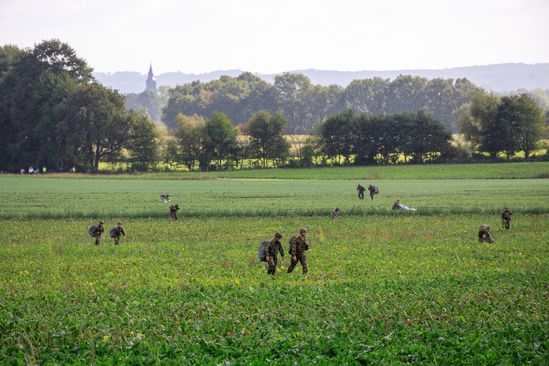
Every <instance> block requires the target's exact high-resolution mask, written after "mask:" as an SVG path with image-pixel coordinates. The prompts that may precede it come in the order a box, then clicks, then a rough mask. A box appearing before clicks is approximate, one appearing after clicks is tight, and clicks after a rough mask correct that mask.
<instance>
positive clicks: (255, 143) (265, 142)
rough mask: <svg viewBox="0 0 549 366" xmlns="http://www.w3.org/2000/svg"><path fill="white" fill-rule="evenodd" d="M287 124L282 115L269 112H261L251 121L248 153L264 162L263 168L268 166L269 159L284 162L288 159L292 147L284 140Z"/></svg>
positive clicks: (249, 124)
mask: <svg viewBox="0 0 549 366" xmlns="http://www.w3.org/2000/svg"><path fill="white" fill-rule="evenodd" d="M287 124H288V121H286V119H285V118H284V116H283V115H282V114H280V113H275V114H274V115H271V113H270V112H268V111H259V112H257V113H255V114H254V115H253V116H252V118H251V119H250V122H249V123H248V132H249V135H250V145H249V147H248V151H249V154H250V156H251V157H259V158H261V159H262V160H263V167H266V166H267V159H274V160H275V161H282V160H284V159H285V158H287V157H288V152H289V148H290V146H289V144H288V142H287V141H286V139H285V138H284V129H285V127H286V125H287Z"/></svg>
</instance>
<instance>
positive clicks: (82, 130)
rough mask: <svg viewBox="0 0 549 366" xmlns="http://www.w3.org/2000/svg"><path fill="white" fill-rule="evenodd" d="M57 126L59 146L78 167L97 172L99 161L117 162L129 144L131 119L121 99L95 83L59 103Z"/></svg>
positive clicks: (83, 86) (115, 93) (80, 87)
mask: <svg viewBox="0 0 549 366" xmlns="http://www.w3.org/2000/svg"><path fill="white" fill-rule="evenodd" d="M60 113H61V114H62V115H63V116H64V118H63V119H62V120H61V121H60V123H59V124H58V126H57V136H58V138H59V141H60V143H61V145H62V146H65V147H66V148H67V150H68V151H67V153H70V154H72V155H74V156H76V157H77V158H78V162H79V166H80V167H81V168H83V169H86V170H91V171H94V172H97V171H98V170H99V163H100V162H101V161H112V162H114V161H117V160H118V159H119V157H120V153H121V151H122V149H123V148H125V147H127V144H128V142H129V140H130V133H129V132H128V131H130V129H131V126H132V124H131V117H130V115H129V114H128V112H127V110H126V108H125V107H124V97H123V96H122V95H120V94H118V92H115V91H113V90H110V89H107V88H105V87H103V86H102V85H99V84H97V83H91V84H84V85H80V86H78V88H77V89H76V90H75V91H74V92H73V93H71V95H70V96H69V97H67V98H66V100H65V101H64V102H63V104H62V106H61V111H60Z"/></svg>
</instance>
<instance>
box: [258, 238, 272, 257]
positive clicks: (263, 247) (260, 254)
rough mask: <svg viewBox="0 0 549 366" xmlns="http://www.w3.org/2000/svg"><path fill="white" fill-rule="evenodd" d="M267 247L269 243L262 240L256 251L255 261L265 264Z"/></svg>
mask: <svg viewBox="0 0 549 366" xmlns="http://www.w3.org/2000/svg"><path fill="white" fill-rule="evenodd" d="M268 245H269V242H268V241H267V240H263V241H262V242H261V245H260V246H259V249H258V250H257V259H258V260H259V261H260V262H266V261H267V246H268Z"/></svg>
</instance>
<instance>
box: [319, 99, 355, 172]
mask: <svg viewBox="0 0 549 366" xmlns="http://www.w3.org/2000/svg"><path fill="white" fill-rule="evenodd" d="M355 119H356V114H355V112H353V111H352V110H351V109H346V110H344V111H341V112H339V113H336V114H333V115H331V116H329V117H328V118H327V119H326V120H325V121H324V122H323V123H322V124H321V125H320V126H319V130H318V133H319V139H320V144H321V150H322V152H324V153H325V154H326V155H327V156H328V157H331V158H335V159H338V161H339V157H340V156H343V158H344V161H345V163H347V164H348V163H349V161H350V157H351V154H352V153H353V142H354V140H355V137H354V133H355V131H354V130H353V127H354V124H355Z"/></svg>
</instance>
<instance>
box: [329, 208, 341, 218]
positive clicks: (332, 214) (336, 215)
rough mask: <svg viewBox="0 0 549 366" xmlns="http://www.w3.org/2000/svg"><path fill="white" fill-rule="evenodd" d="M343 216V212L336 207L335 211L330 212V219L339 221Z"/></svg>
mask: <svg viewBox="0 0 549 366" xmlns="http://www.w3.org/2000/svg"><path fill="white" fill-rule="evenodd" d="M340 215H341V211H340V210H339V208H337V207H336V209H335V210H333V211H332V212H330V217H331V218H332V220H333V219H337V218H338V217H339V216H340Z"/></svg>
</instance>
